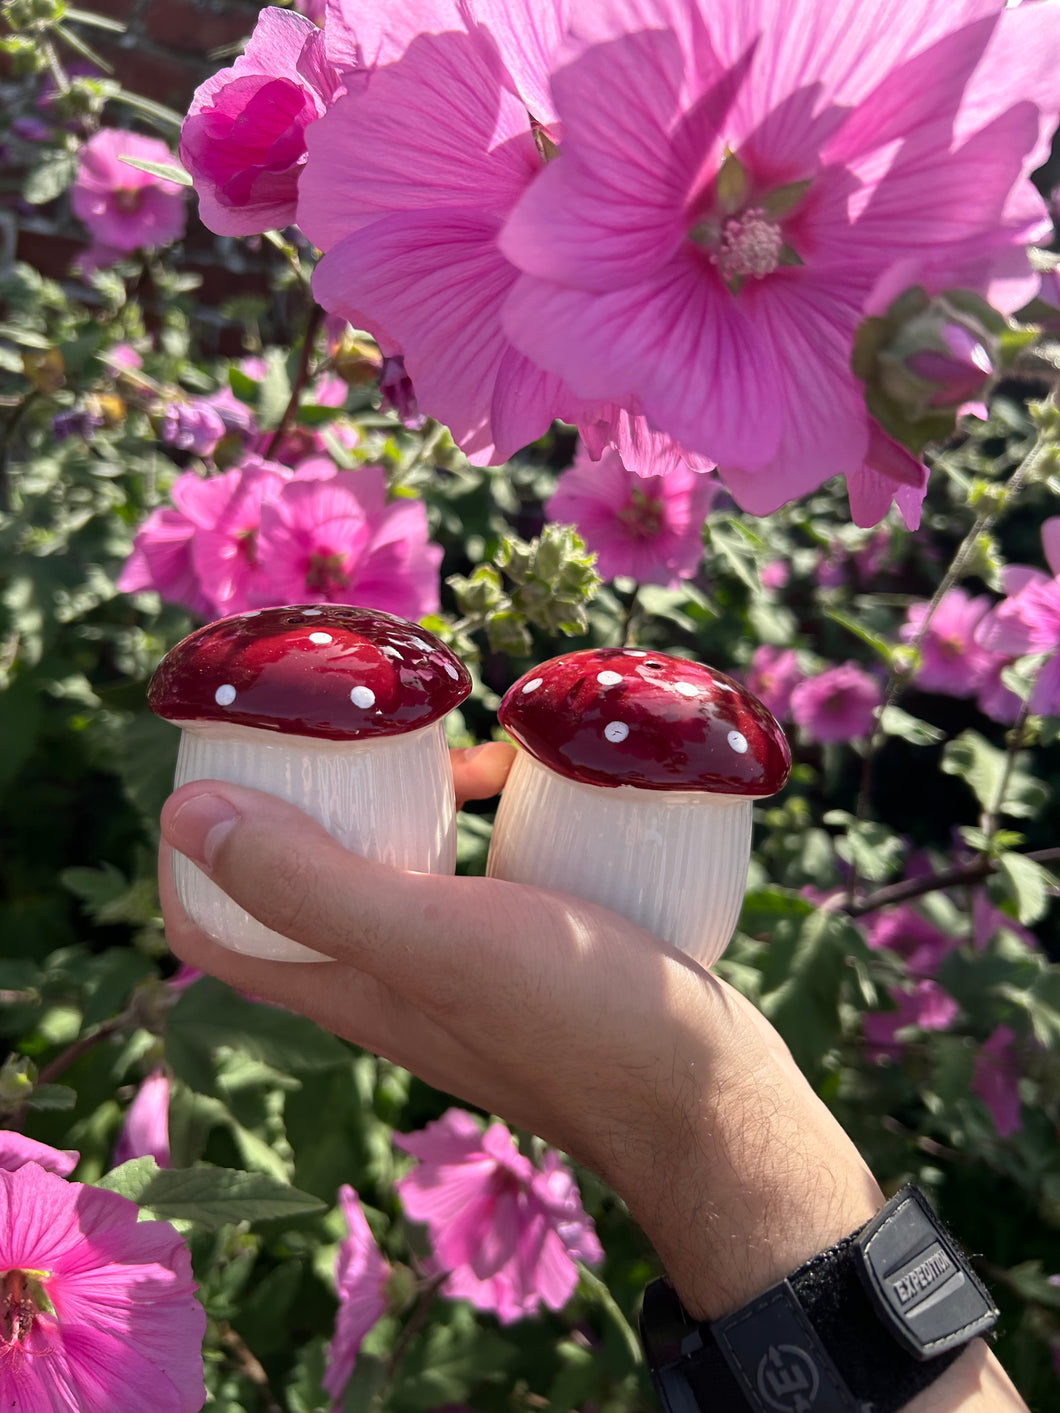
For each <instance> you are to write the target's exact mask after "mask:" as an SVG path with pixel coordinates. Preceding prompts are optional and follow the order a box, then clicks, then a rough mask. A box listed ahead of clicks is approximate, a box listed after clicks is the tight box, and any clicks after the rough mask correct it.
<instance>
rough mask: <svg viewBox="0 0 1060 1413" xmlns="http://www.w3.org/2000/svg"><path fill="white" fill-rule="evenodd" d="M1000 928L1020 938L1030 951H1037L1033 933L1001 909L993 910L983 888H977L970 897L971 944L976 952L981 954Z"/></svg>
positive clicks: (988, 896)
mask: <svg viewBox="0 0 1060 1413" xmlns="http://www.w3.org/2000/svg"><path fill="white" fill-rule="evenodd" d="M1002 928H1004V930H1005V931H1006V932H1010V933H1013V934H1014V935H1015V936H1016V937H1018V938H1020V940H1021V941H1022V942H1024V943H1025V944H1026V945H1027V946H1028V947H1029V948H1030V949H1031V951H1035V952H1036V951H1037V950H1038V939H1037V937H1035V935H1034V933H1033V932H1031V931H1030V929H1029V928H1026V927H1024V926H1023V925H1022V924H1021V923H1019V922H1017V921H1016V919H1015V918H1014V917H1011V916H1010V915H1009V914H1008V913H1006V912H1003V911H1002V910H1001V908H995V907H994V905H993V903H992V902H991V901H990V895H989V894H988V893H987V891H986V889H985V888H977V889H976V890H975V893H974V894H973V897H972V943H973V945H974V947H975V949H976V951H978V952H981V951H982V950H983V948H984V947H986V946H987V945H988V944H989V943H990V942H991V941H992V940H993V937H994V934H995V933H996V932H998V931H999V930H1000V929H1002Z"/></svg>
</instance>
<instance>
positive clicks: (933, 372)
mask: <svg viewBox="0 0 1060 1413" xmlns="http://www.w3.org/2000/svg"><path fill="white" fill-rule="evenodd" d="M989 341H990V336H989V334H987V332H986V330H985V329H982V330H975V329H971V328H969V327H968V325H967V324H964V323H958V322H957V321H956V320H953V319H946V318H944V317H942V318H939V317H936V316H935V315H934V314H932V313H931V312H929V313H928V314H926V315H924V317H923V318H922V319H916V320H914V321H913V322H912V323H911V324H910V325H909V326H908V327H907V328H906V329H904V330H902V332H901V334H900V335H899V337H898V338H897V339H896V340H895V343H894V345H893V346H892V347H890V348H888V349H885V350H883V351H882V352H881V354H880V364H881V371H882V378H881V381H882V384H883V386H884V388H885V389H886V390H887V391H888V392H889V393H891V395H892V396H894V397H896V398H899V399H901V400H903V401H905V402H906V403H907V404H908V405H909V406H910V407H912V408H926V407H938V408H953V409H954V410H956V409H957V408H959V407H960V406H961V405H962V404H963V403H966V402H968V401H970V400H971V399H972V398H974V397H976V396H978V395H979V394H980V393H981V392H982V391H983V388H984V387H985V386H986V384H987V382H988V381H989V379H990V378H992V377H993V374H994V364H993V359H992V357H991V354H990V351H989V349H988V347H987V343H988V342H989Z"/></svg>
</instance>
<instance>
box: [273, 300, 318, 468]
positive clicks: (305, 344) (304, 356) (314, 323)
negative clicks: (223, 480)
mask: <svg viewBox="0 0 1060 1413" xmlns="http://www.w3.org/2000/svg"><path fill="white" fill-rule="evenodd" d="M323 320H324V311H323V309H321V307H320V305H319V304H314V305H313V307H312V309H311V310H310V311H309V318H308V320H307V321H306V326H305V338H304V339H303V340H302V353H301V356H300V358H299V360H298V371H297V373H296V374H295V377H294V384H293V386H292V388H291V396H290V398H289V399H288V402H287V406H286V407H285V408H284V410H283V416H282V417H281V418H280V420H279V423H278V425H277V427H276V430H275V431H274V432H273V434H272V436H271V437H270V438H269V444H268V446H267V447H266V448H265V460H266V461H268V460H269V458H270V457H271V456H272V454H273V452H274V451H275V450H276V448H277V447H278V446H279V445H280V443H281V442H282V441H283V439H284V436H285V435H286V433H287V430H288V428H289V427H290V425H291V423H292V422H293V421H294V419H295V414H296V413H297V411H298V403H299V400H300V398H301V396H302V389H303V388H304V387H305V385H306V383H307V382H308V380H309V360H310V359H311V358H312V356H313V346H314V344H315V343H316V341H317V332H318V330H319V329H320V325H321V324H322V323H323Z"/></svg>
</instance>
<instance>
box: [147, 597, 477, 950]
mask: <svg viewBox="0 0 1060 1413" xmlns="http://www.w3.org/2000/svg"><path fill="white" fill-rule="evenodd" d="M470 690H471V678H470V675H469V674H468V671H467V669H466V668H465V667H464V665H463V663H462V662H461V661H460V660H459V658H457V657H455V656H454V655H453V654H452V653H451V652H450V651H449V649H448V648H447V647H445V645H444V644H443V643H442V642H440V641H439V639H437V638H435V637H434V636H433V635H432V634H431V633H427V632H425V631H424V630H423V629H420V628H417V627H416V626H415V625H413V624H411V623H406V622H405V621H404V620H403V619H400V618H394V617H392V616H391V615H390V614H388V613H378V612H375V611H374V610H370V609H364V608H348V607H346V606H342V605H333V604H332V605H321V606H311V607H308V608H267V609H259V610H257V611H256V612H252V613H243V614H239V615H237V616H236V617H233V618H224V619H221V620H220V621H218V622H216V623H209V624H207V625H206V627H205V628H200V629H199V630H198V631H197V632H195V633H192V634H191V635H190V637H187V638H185V639H184V640H183V642H180V643H178V644H177V646H176V647H175V648H173V650H172V651H171V652H170V653H168V654H167V655H166V656H165V657H164V658H163V659H162V661H161V662H160V663H159V665H158V669H157V671H156V672H155V675H154V677H153V678H152V680H151V686H150V689H149V691H148V698H147V700H148V705H149V706H150V707H151V710H152V711H154V712H156V713H157V714H158V715H159V716H162V717H165V719H166V720H167V721H171V722H173V723H174V725H176V726H179V727H181V728H182V735H181V742H180V752H179V755H178V758H177V772H176V781H175V785H176V786H180V785H183V784H185V783H186V782H187V781H189V780H202V779H213V780H225V781H228V782H230V783H231V784H234V785H249V786H253V787H254V788H255V789H258V790H266V791H268V792H269V793H270V794H273V795H279V796H280V797H281V798H283V799H285V800H290V801H291V802H292V803H294V804H296V805H298V806H299V808H301V809H303V810H305V811H306V812H307V813H308V814H311V815H312V816H313V817H314V818H315V819H318V820H319V821H320V823H321V824H323V825H324V827H325V828H326V829H327V830H328V831H329V832H330V833H331V834H333V835H334V836H335V838H336V839H338V840H339V842H340V843H342V844H344V845H345V847H346V848H348V849H350V850H352V851H353V852H354V853H357V854H361V855H363V856H365V857H366V858H372V859H379V860H381V861H382V862H384V863H388V864H393V865H394V866H395V867H397V868H405V869H412V870H415V871H417V872H420V873H452V872H453V869H454V867H455V865H456V809H455V800H454V795H453V777H452V771H451V769H450V765H449V753H448V751H447V749H446V742H445V727H444V721H443V718H444V717H445V715H446V713H447V712H449V711H451V710H452V708H453V707H455V706H458V705H459V703H460V702H462V701H463V700H464V698H465V697H466V696H467V694H468V692H469V691H470ZM174 877H175V880H176V885H177V893H178V895H179V897H180V900H181V902H182V904H183V905H184V908H185V909H186V910H187V912H188V913H189V915H190V916H191V917H192V918H193V919H194V920H195V922H196V923H197V924H198V925H199V927H200V928H202V930H203V931H204V932H206V933H207V934H208V936H210V937H212V938H214V939H215V940H216V941H218V942H220V943H222V944H223V945H224V946H226V947H229V948H231V949H232V950H233V951H236V952H244V953H247V954H248V955H250V956H254V957H268V958H271V959H273V960H277V961H318V960H327V959H326V958H324V957H322V955H321V954H320V953H319V952H314V951H312V950H310V948H308V947H303V946H301V945H300V944H299V943H297V942H292V941H291V940H290V939H289V938H287V937H282V936H280V934H279V933H277V932H273V931H272V930H271V929H270V928H267V927H265V926H264V925H263V924H262V923H260V922H258V921H257V919H256V918H254V917H252V916H251V915H250V913H248V912H246V911H244V910H243V909H242V908H240V907H238V906H237V904H235V903H234V902H232V900H231V899H230V898H229V897H227V895H226V894H224V893H222V892H221V890H220V889H219V888H218V887H217V885H216V884H215V883H213V882H212V881H211V880H210V879H209V878H208V877H207V876H206V874H205V873H203V872H202V871H201V870H200V869H198V868H196V866H195V865H194V864H193V863H191V862H190V861H189V860H188V859H186V858H184V857H183V855H181V854H177V855H176V856H175V860H174Z"/></svg>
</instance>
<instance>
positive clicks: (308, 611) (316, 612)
mask: <svg viewBox="0 0 1060 1413" xmlns="http://www.w3.org/2000/svg"><path fill="white" fill-rule="evenodd" d="M302 612H303V614H304V615H305V616H306V618H319V617H320V615H321V614H322V613H323V612H324V610H323V609H322V608H303V609H302Z"/></svg>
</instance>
